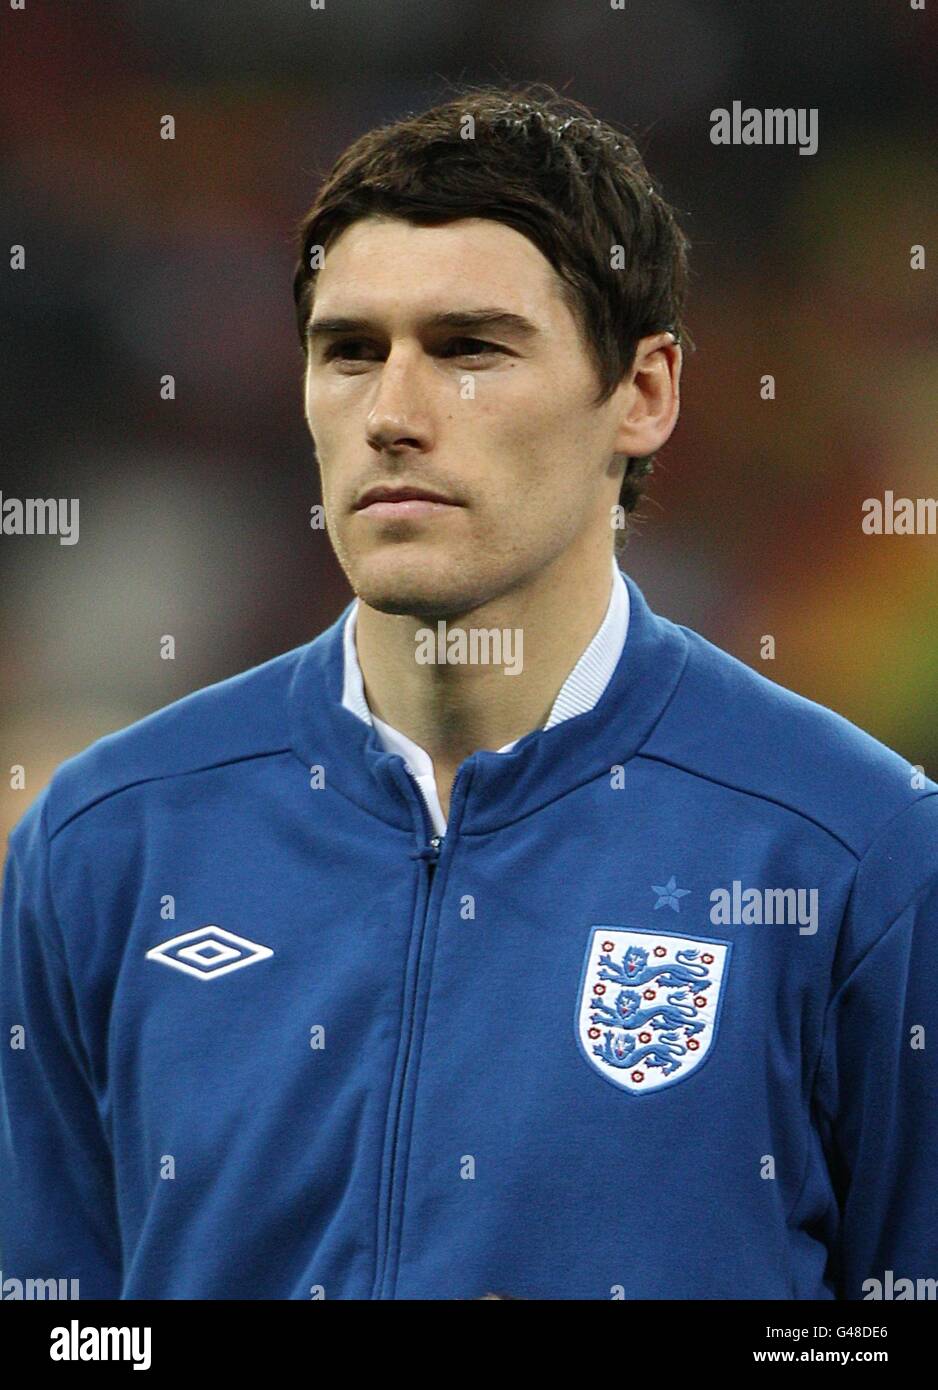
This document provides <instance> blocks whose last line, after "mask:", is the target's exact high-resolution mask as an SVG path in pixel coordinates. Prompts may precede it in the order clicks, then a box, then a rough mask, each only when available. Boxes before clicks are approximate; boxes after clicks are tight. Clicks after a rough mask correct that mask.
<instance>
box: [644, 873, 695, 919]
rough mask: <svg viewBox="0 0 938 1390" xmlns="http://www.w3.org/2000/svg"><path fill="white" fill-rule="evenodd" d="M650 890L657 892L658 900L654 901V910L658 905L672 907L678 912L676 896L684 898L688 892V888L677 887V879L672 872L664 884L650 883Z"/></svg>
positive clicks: (679, 908) (678, 906) (678, 904)
mask: <svg viewBox="0 0 938 1390" xmlns="http://www.w3.org/2000/svg"><path fill="white" fill-rule="evenodd" d="M651 891H652V892H653V893H657V894H658V901H657V902H656V903H655V911H657V910H658V908H659V907H673V908H674V911H675V912H680V910H681V907H680V903H679V902H678V898H686V897H687V895H688V893H689V892H690V889H689V888H678V886H677V880H676V879H675V877H674V875H673V874H672V875H671V877H670V878H669V879H668V881H667V883H666V884H664V886H663V887H662V886H660V885H659V884H657V883H653V884H652V885H651Z"/></svg>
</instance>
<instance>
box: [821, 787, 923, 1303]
mask: <svg viewBox="0 0 938 1390" xmlns="http://www.w3.org/2000/svg"><path fill="white" fill-rule="evenodd" d="M852 897H853V901H852V904H851V907H850V910H849V913H848V918H849V920H848V922H847V924H846V928H845V950H844V952H843V955H844V956H845V957H846V962H844V961H842V962H841V967H840V974H841V978H840V980H839V982H837V981H835V986H836V987H835V988H834V991H833V993H832V996H831V998H830V1000H829V1003H828V1008H827V1014H826V1023H825V1033H824V1042H823V1046H822V1054H821V1059H820V1064H819V1068H818V1075H817V1081H816V1087H815V1095H816V1100H817V1104H818V1107H819V1112H820V1120H821V1132H822V1136H823V1137H824V1138H825V1141H826V1142H825V1147H826V1149H827V1151H828V1157H829V1165H830V1169H831V1175H832V1179H833V1183H834V1187H835V1191H836V1193H837V1201H838V1206H839V1223H838V1225H839V1236H838V1239H837V1242H836V1248H835V1250H834V1252H833V1269H832V1271H831V1272H832V1274H833V1276H834V1282H835V1287H836V1289H837V1293H838V1297H840V1298H846V1299H868V1298H876V1297H886V1298H899V1297H913V1298H914V1297H915V1296H916V1293H915V1288H916V1281H918V1280H938V794H932V795H929V796H927V797H925V798H922V799H921V800H920V801H918V802H916V803H915V804H914V805H913V806H912V807H911V808H909V809H908V810H906V811H905V812H903V813H902V814H901V815H900V816H899V817H897V818H896V820H895V821H894V822H893V823H892V825H891V826H890V827H889V828H888V831H887V833H886V835H885V836H884V837H882V838H881V840H880V842H879V843H878V844H877V845H876V846H875V847H874V849H873V850H871V851H870V852H869V853H868V854H867V855H866V856H864V859H863V861H862V862H861V865H860V868H859V870H858V873H857V879H856V883H855V887H854V893H853V895H852ZM899 1280H910V1281H912V1282H911V1284H909V1285H899V1282H898V1281H899ZM926 1287H927V1286H926ZM910 1290H911V1292H910ZM922 1296H923V1294H922V1293H921V1292H919V1293H918V1297H922Z"/></svg>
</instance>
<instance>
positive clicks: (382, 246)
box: [306, 217, 621, 619]
mask: <svg viewBox="0 0 938 1390" xmlns="http://www.w3.org/2000/svg"><path fill="white" fill-rule="evenodd" d="M480 309H484V310H494V311H497V312H500V313H503V314H510V315H517V316H519V317H520V318H521V319H523V320H526V321H527V324H528V325H530V327H527V328H526V327H525V326H524V324H513V323H511V322H503V323H499V322H492V323H469V324H468V325H466V324H460V323H458V322H455V321H454V322H449V323H442V322H437V323H434V322H433V320H434V316H441V315H444V314H447V315H451V316H452V315H456V314H459V313H462V312H464V311H469V312H472V311H478V310H480ZM340 319H341V320H352V321H360V326H355V324H353V325H346V326H344V327H343V326H341V325H337V324H335V323H333V324H331V325H330V326H329V327H328V331H320V330H324V329H326V321H327V320H340ZM310 327H311V329H312V336H311V339H310V343H309V362H308V367H307V373H306V417H307V422H308V424H309V429H310V432H311V434H312V436H313V441H314V444H315V447H316V454H317V457H318V460H319V466H320V469H321V472H322V488H323V505H324V508H325V513H326V523H327V526H328V530H329V535H330V537H331V540H332V544H333V546H334V548H335V551H336V555H337V556H338V559H339V563H340V564H341V566H342V568H343V570H344V571H345V574H346V576H347V578H348V580H349V583H350V584H351V586H352V588H353V590H354V591H355V593H356V594H357V595H358V596H359V597H360V598H361V599H362V600H363V601H364V602H365V603H367V604H369V605H370V606H371V607H373V608H376V609H378V610H380V611H382V612H387V613H406V614H413V615H414V616H417V617H420V618H421V619H426V618H434V617H436V618H438V617H454V616H456V615H459V614H463V613H467V612H470V611H472V610H473V609H476V608H478V607H480V606H481V605H482V604H484V603H486V602H489V601H491V600H492V599H495V598H498V597H500V596H501V595H503V594H507V593H509V592H510V591H512V590H514V589H516V588H518V587H519V586H522V585H524V584H525V583H526V582H528V581H530V580H531V578H532V577H533V576H535V575H536V574H537V573H538V572H539V571H541V570H542V569H543V568H544V567H545V566H546V565H548V564H549V563H550V562H551V561H552V560H554V559H555V558H556V557H557V556H559V555H560V554H561V552H564V551H566V550H568V549H569V548H570V547H584V548H585V547H590V548H592V547H595V546H597V545H598V546H600V547H602V548H603V553H605V552H606V551H607V550H608V551H609V553H610V554H611V536H610V520H609V516H610V513H609V509H610V507H611V506H612V505H613V504H614V503H615V502H616V500H617V498H618V488H619V479H620V477H621V466H619V467H618V468H617V466H616V465H615V464H614V462H613V457H612V456H613V454H614V452H615V436H616V425H617V423H618V420H619V418H620V415H621V403H620V404H619V405H618V407H617V406H616V398H615V397H613V398H612V401H611V402H609V403H607V404H606V405H605V406H602V407H599V408H595V407H593V406H592V405H591V404H590V402H591V400H592V398H593V397H594V396H595V394H596V391H597V387H598V381H597V377H596V375H595V370H594V368H593V367H592V365H591V363H590V360H589V359H588V357H587V354H586V349H585V347H584V344H583V342H582V340H581V337H580V335H579V332H578V329H577V325H576V322H575V320H574V318H573V316H572V314H571V313H570V310H569V309H568V308H567V306H566V304H565V303H564V301H563V299H562V298H561V295H560V290H559V282H558V280H557V278H556V276H555V274H554V271H553V269H552V267H551V266H550V264H549V262H548V261H547V260H546V259H545V258H544V257H543V256H542V254H541V253H540V251H538V250H537V248H536V247H535V246H534V245H533V243H532V242H530V241H528V239H527V238H526V237H524V236H522V235H520V233H518V232H516V231H514V230H513V229H512V228H510V227H506V226H505V225H503V224H502V223H498V222H493V221H489V220H487V219H485V218H466V219H462V220H460V221H458V222H453V223H449V224H448V225H445V226H441V227H415V226H412V225H410V224H409V223H406V222H402V221H399V220H395V219H385V218H372V217H370V218H366V219H362V220H360V221H358V222H355V223H353V224H352V225H351V226H350V227H348V228H346V229H345V231H344V232H343V233H342V234H341V235H340V236H339V237H338V238H337V239H336V241H335V242H334V243H333V245H332V246H331V248H330V249H329V251H328V253H327V254H326V257H325V263H324V265H323V268H322V269H321V270H320V272H319V277H318V282H317V285H316V292H315V302H314V305H313V310H312V314H311V316H310ZM382 486H383V487H387V488H389V489H395V488H396V489H400V488H404V487H413V488H417V489H427V490H430V491H432V492H434V493H437V494H439V495H440V496H442V497H443V498H448V499H450V504H449V505H443V504H439V503H437V504H436V505H433V504H427V503H422V504H421V503H414V502H411V503H407V502H406V501H404V502H401V501H398V502H393V501H387V502H384V503H383V504H381V503H379V504H377V505H374V506H365V507H361V506H360V505H359V504H360V502H361V499H362V498H363V496H364V494H365V493H366V492H367V491H368V490H369V489H371V488H374V487H382Z"/></svg>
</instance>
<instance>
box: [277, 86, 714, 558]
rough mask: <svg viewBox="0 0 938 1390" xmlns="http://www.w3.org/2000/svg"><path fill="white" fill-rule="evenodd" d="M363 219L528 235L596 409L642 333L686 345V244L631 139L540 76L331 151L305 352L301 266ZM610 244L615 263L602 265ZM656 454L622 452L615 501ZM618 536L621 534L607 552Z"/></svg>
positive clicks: (321, 196) (305, 246)
mask: <svg viewBox="0 0 938 1390" xmlns="http://www.w3.org/2000/svg"><path fill="white" fill-rule="evenodd" d="M370 215H383V216H390V217H399V218H401V219H403V220H405V221H408V222H411V223H415V224H417V225H418V226H440V225H442V224H444V223H447V222H452V221H455V220H457V219H458V218H463V217H487V218H490V219H492V220H494V221H496V222H503V223H505V225H506V226H509V227H513V228H514V229H515V230H516V231H518V232H520V233H521V234H522V235H524V236H526V237H528V238H529V240H530V241H532V242H533V243H534V245H535V246H536V247H537V248H538V249H539V250H540V251H541V253H542V254H543V255H544V256H545V257H546V259H547V260H548V261H549V262H550V264H551V265H552V266H553V268H554V270H555V271H556V272H557V274H558V275H559V277H560V281H561V289H562V293H563V295H564V298H565V300H566V302H567V305H568V307H569V308H570V310H571V312H572V313H573V315H574V318H575V319H576V321H577V323H578V325H579V328H580V331H581V334H582V336H583V340H584V343H585V346H586V349H587V351H588V352H589V354H590V356H591V358H592V360H593V362H594V364H595V367H596V370H597V374H598V377H599V392H598V394H597V396H596V399H595V401H594V404H595V405H601V404H603V403H604V402H605V401H607V400H608V399H609V398H610V396H611V395H612V394H613V392H614V391H615V388H616V386H617V385H618V384H619V382H620V381H621V379H622V377H623V376H624V375H625V374H626V373H627V372H628V371H629V370H630V368H631V366H632V364H633V361H634V358H635V349H636V346H637V344H638V342H639V340H640V339H641V338H643V337H645V336H647V335H649V334H652V333H658V332H661V331H663V330H666V329H670V330H671V331H672V332H673V333H674V335H675V339H676V341H678V342H681V343H682V345H685V346H689V347H690V348H691V350H693V347H694V345H693V342H692V341H691V340H690V338H689V335H688V333H687V330H686V328H685V325H684V304H685V298H686V294H687V282H688V273H689V272H688V262H687V253H688V250H689V247H690V243H689V241H688V239H687V237H686V236H685V235H684V233H683V232H682V230H681V228H680V227H679V226H678V223H677V220H676V217H675V214H674V210H673V209H672V208H671V207H669V205H668V204H667V203H666V202H665V200H664V199H663V197H662V196H661V194H660V192H659V191H658V189H657V187H656V186H655V184H654V181H653V180H652V179H651V178H650V176H649V174H648V171H647V170H646V168H645V165H644V162H643V160H642V157H641V155H640V154H639V152H638V149H637V147H636V145H635V143H634V141H633V140H632V138H631V137H630V136H628V135H626V134H623V133H622V132H621V131H619V130H616V129H615V128H614V127H613V126H611V125H608V124H607V123H606V122H604V121H599V120H597V119H596V118H595V117H594V116H593V115H592V113H591V112H590V111H589V110H588V108H587V107H585V106H583V105H581V103H579V102H577V101H574V100H572V99H571V98H569V97H565V96H561V95H559V94H558V93H557V92H556V91H555V90H554V89H553V88H552V87H549V86H547V85H546V84H544V83H529V84H525V85H524V86H523V87H520V88H515V89H508V88H500V87H467V88H464V89H463V90H461V91H460V93H459V95H458V96H457V97H456V98H455V99H454V100H452V101H448V102H446V103H445V104H443V105H438V106H435V107H433V108H432V109H431V110H429V111H426V112H424V113H423V114H422V115H417V116H408V117H405V118H404V119H402V120H399V121H395V122H394V123H393V124H390V125H385V126H381V127H378V128H377V129H375V130H371V131H368V132H367V134H365V135H362V136H360V137H359V139H358V140H356V141H355V142H354V143H353V144H352V145H350V146H349V147H348V148H347V149H346V150H345V151H344V152H343V153H342V154H341V155H340V156H339V158H338V159H337V160H336V162H335V164H334V165H333V167H332V169H331V171H330V172H329V173H328V175H327V176H326V177H325V179H324V181H323V184H322V186H321V188H320V190H319V193H318V194H317V197H316V200H315V202H314V203H313V205H312V207H311V208H310V209H309V211H308V212H307V213H306V215H305V216H304V217H303V219H302V220H301V222H300V224H299V227H298V228H297V236H298V242H299V259H298V262H297V266H296V272H295V275H294V279H293V298H294V302H295V304H296V322H297V329H298V332H299V335H300V342H301V344H302V346H303V350H304V352H305V351H306V328H307V324H308V320H309V316H310V313H311V312H312V306H313V296H314V293H315V282H316V275H317V269H318V264H317V265H313V264H311V261H315V260H316V257H317V254H319V255H321V253H324V252H325V251H326V249H327V248H328V246H329V244H330V243H331V242H332V241H334V240H335V238H336V237H337V236H338V235H339V234H340V233H341V232H342V231H344V230H345V228H346V227H348V226H349V225H350V224H351V223H352V222H355V221H357V220H358V219H359V218H362V217H368V216H370ZM616 247H619V248H621V251H620V252H619V253H618V259H619V262H620V264H621V266H622V268H621V269H619V268H615V267H614V266H613V264H612V252H613V249H614V248H616ZM317 248H319V252H317ZM319 263H321V261H320V262H319ZM654 459H655V455H649V456H646V457H645V458H631V459H627V460H626V464H625V472H624V475H623V479H622V489H621V492H620V497H619V501H620V504H621V505H622V507H623V509H624V511H625V512H626V514H627V515H628V514H629V513H631V512H633V511H634V510H635V507H636V504H637V503H638V501H639V498H640V497H641V495H642V491H643V489H644V486H645V479H646V476H647V474H649V473H650V472H651V471H652V466H653V463H654ZM625 540H626V531H625V530H624V529H622V530H620V531H618V532H617V535H616V549H617V550H620V549H621V548H622V547H623V546H624V544H625Z"/></svg>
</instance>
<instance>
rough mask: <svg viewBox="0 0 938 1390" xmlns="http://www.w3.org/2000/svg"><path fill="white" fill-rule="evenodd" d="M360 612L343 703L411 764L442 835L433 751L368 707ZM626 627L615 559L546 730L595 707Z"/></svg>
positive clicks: (349, 638)
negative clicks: (594, 626)
mask: <svg viewBox="0 0 938 1390" xmlns="http://www.w3.org/2000/svg"><path fill="white" fill-rule="evenodd" d="M357 615H358V602H356V603H355V604H354V606H353V608H352V611H351V612H350V613H349V615H348V617H347V618H346V620H345V628H344V630H343V644H344V654H345V666H344V677H343V688H342V704H343V706H344V707H345V708H346V709H348V710H351V711H352V713H353V714H357V715H358V717H359V719H361V720H363V721H364V723H366V724H371V725H372V726H373V727H374V730H375V732H376V734H377V735H378V738H379V739H380V741H381V744H382V746H383V747H384V749H385V751H386V752H388V753H399V754H400V755H401V757H402V758H403V759H404V762H405V763H406V764H407V770H408V771H409V772H410V773H411V775H412V776H413V777H414V780H415V781H416V782H417V784H418V786H419V787H420V789H421V791H422V792H423V795H424V799H425V800H426V802H427V808H428V810H429V811H430V816H431V819H432V821H433V823H434V826H435V827H436V832H437V834H438V835H442V834H444V833H445V830H446V820H445V818H444V816H443V811H442V807H441V806H440V801H439V795H438V793H437V788H436V779H435V777H434V773H433V762H432V760H431V758H430V755H429V753H427V752H426V750H425V749H423V748H421V747H420V745H419V744H417V743H414V741H413V739H410V738H408V737H407V735H406V734H402V733H401V732H400V731H399V730H398V729H392V728H391V726H390V724H385V722H384V721H383V720H382V719H379V718H378V717H377V715H374V714H372V712H371V710H370V709H369V708H368V702H367V701H366V699H365V688H364V682H363V681H362V673H361V666H360V665H359V661H358V652H357V650H356V647H355V620H356V618H357ZM628 628H629V591H628V588H627V587H626V583H625V579H624V578H623V576H622V571H621V570H620V569H619V566H618V564H617V563H616V561H615V558H613V561H612V587H611V593H610V597H609V603H608V606H607V608H606V616H605V617H604V618H603V620H602V623H601V624H600V626H599V629H598V631H597V632H596V635H595V637H594V638H593V640H592V641H591V642H590V644H589V646H588V647H587V648H586V650H585V651H584V652H583V653H582V655H581V656H580V659H579V661H578V662H577V663H576V665H575V666H574V668H573V670H572V671H571V672H570V674H569V676H568V677H567V679H566V680H565V681H564V683H563V685H562V686H561V687H560V690H559V692H558V694H557V698H556V700H555V701H554V703H553V706H552V707H551V711H550V715H549V716H548V719H547V723H546V724H545V725H544V728H545V729H550V728H553V726H554V725H555V724H560V723H561V722H562V721H563V720H564V719H572V718H573V717H574V715H577V714H585V713H586V711H587V710H589V709H592V708H593V706H594V705H595V704H596V702H597V700H598V699H599V697H600V696H601V695H602V693H603V691H604V690H605V689H606V686H607V685H608V684H609V681H610V679H611V677H612V673H613V671H614V670H615V669H616V666H617V665H618V663H619V658H620V657H621V655H622V651H623V648H624V647H625V639H626V636H627V634H628ZM519 737H520V735H519ZM517 742H518V739H513V740H512V742H511V743H506V744H505V746H504V748H499V749H498V750H497V751H498V752H499V753H508V752H510V750H511V749H512V748H514V746H515V744H516V743H517Z"/></svg>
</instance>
